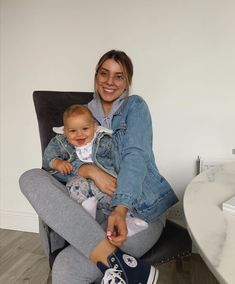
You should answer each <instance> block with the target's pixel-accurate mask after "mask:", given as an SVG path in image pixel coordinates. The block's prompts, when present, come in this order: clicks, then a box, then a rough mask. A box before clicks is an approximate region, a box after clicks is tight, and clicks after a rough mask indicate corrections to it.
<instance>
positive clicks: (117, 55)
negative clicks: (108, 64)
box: [95, 49, 133, 93]
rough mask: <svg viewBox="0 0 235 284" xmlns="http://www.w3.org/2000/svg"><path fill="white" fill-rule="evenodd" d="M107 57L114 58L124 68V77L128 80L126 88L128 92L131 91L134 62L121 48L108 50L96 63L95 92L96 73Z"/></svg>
mask: <svg viewBox="0 0 235 284" xmlns="http://www.w3.org/2000/svg"><path fill="white" fill-rule="evenodd" d="M107 59H113V60H115V61H116V62H117V63H118V64H119V65H121V67H122V68H123V73H124V77H125V80H126V88H127V93H129V89H130V86H131V82H132V76H133V64H132V61H131V59H130V57H129V56H128V55H127V54H126V53H125V52H124V51H121V50H115V49H112V50H110V51H108V52H106V53H105V54H104V55H103V56H102V57H101V58H100V60H99V62H98V64H97V65H96V70H95V71H96V72H95V92H96V91H97V89H96V75H97V72H98V71H99V69H100V68H101V66H102V64H103V63H104V62H105V61H106V60H107Z"/></svg>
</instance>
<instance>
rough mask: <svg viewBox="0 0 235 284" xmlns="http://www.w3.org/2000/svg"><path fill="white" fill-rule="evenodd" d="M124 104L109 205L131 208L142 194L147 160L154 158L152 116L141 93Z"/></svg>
mask: <svg viewBox="0 0 235 284" xmlns="http://www.w3.org/2000/svg"><path fill="white" fill-rule="evenodd" d="M129 99H132V98H131V97H130V98H129ZM127 107H128V110H127V111H128V113H127V116H126V131H125V133H124V136H123V140H122V154H121V163H120V171H119V174H118V178H117V189H116V192H115V194H114V196H113V199H112V206H117V205H120V204H122V205H123V206H125V207H127V208H128V209H130V210H131V209H133V208H134V207H136V206H137V204H138V202H139V200H140V198H141V195H142V190H143V186H142V185H143V181H144V178H145V176H146V174H147V163H149V162H151V161H152V159H153V152H152V120H151V115H150V112H149V109H148V106H147V104H146V103H145V101H144V100H143V99H142V98H141V97H138V96H135V98H133V100H132V101H131V103H128V106H127Z"/></svg>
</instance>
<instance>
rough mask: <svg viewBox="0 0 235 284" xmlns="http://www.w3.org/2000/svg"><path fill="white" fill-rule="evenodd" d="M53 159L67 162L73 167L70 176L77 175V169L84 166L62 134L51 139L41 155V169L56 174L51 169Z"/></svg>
mask: <svg viewBox="0 0 235 284" xmlns="http://www.w3.org/2000/svg"><path fill="white" fill-rule="evenodd" d="M53 159H61V160H67V161H69V162H70V163H71V164H72V166H73V170H72V173H71V175H72V176H74V175H77V172H78V169H79V167H80V166H81V165H82V164H84V162H82V161H81V160H79V159H78V157H77V155H76V152H75V149H74V148H73V146H72V145H71V144H69V143H68V141H67V140H66V138H65V136H64V135H63V134H58V135H56V136H55V137H53V138H52V139H51V141H50V142H49V144H48V145H47V147H46V149H45V151H44V155H43V168H44V169H45V170H46V171H49V172H51V173H56V172H57V171H55V170H53V169H52V168H51V161H52V160H53Z"/></svg>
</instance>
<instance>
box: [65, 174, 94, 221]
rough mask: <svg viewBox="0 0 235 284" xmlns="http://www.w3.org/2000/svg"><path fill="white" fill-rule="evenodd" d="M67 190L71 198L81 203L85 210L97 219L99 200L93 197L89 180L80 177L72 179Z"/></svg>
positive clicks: (67, 185)
mask: <svg viewBox="0 0 235 284" xmlns="http://www.w3.org/2000/svg"><path fill="white" fill-rule="evenodd" d="M66 188H67V189H68V191H69V195H70V197H71V198H72V199H74V200H76V201H77V202H78V203H81V204H82V206H83V208H85V209H86V211H87V212H88V213H90V214H91V216H92V217H93V218H95V217H96V208H97V199H96V198H95V197H94V196H93V194H92V192H91V190H90V185H89V183H88V181H87V179H85V178H83V177H80V176H75V177H72V178H70V179H69V180H68V182H67V184H66Z"/></svg>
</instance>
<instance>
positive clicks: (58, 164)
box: [52, 159, 73, 175]
mask: <svg viewBox="0 0 235 284" xmlns="http://www.w3.org/2000/svg"><path fill="white" fill-rule="evenodd" d="M52 167H53V169H54V170H57V171H59V172H60V173H61V174H62V175H69V174H70V173H71V171H72V169H73V167H72V165H71V164H70V163H69V162H68V161H64V160H60V159H55V160H54V161H53V162H52Z"/></svg>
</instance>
